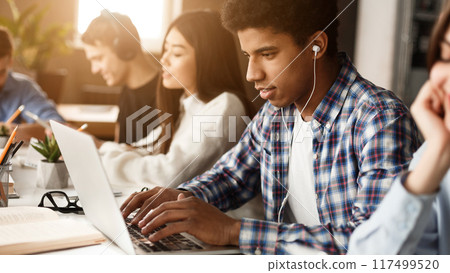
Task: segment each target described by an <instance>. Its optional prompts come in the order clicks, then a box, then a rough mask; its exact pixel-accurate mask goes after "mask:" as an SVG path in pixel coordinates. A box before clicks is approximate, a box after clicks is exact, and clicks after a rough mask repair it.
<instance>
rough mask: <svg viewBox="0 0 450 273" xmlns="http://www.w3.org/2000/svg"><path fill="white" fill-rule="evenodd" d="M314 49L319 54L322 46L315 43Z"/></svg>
mask: <svg viewBox="0 0 450 273" xmlns="http://www.w3.org/2000/svg"><path fill="white" fill-rule="evenodd" d="M312 50H313V51H314V54H316V55H317V53H319V52H320V46H318V45H313V47H312Z"/></svg>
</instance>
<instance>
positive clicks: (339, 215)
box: [180, 53, 420, 254]
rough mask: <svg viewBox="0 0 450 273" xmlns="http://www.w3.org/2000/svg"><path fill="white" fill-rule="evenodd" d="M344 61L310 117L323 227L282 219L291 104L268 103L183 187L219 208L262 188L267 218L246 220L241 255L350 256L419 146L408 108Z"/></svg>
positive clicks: (238, 202) (241, 201) (343, 58)
mask: <svg viewBox="0 0 450 273" xmlns="http://www.w3.org/2000/svg"><path fill="white" fill-rule="evenodd" d="M339 64H340V65H341V70H340V73H339V75H338V77H337V79H336V81H335V82H334V84H333V86H332V87H331V88H330V90H329V91H328V93H327V94H326V95H325V97H324V99H323V100H322V102H321V103H320V104H319V106H318V107H317V108H316V110H315V111H314V113H313V116H312V131H313V134H314V138H313V155H314V159H313V161H314V162H313V169H314V181H315V193H316V194H315V198H316V202H317V208H318V212H319V218H320V219H319V220H320V223H321V224H320V225H317V226H305V225H302V224H296V223H292V224H288V223H278V222H277V221H278V213H279V212H280V207H281V203H282V201H283V199H284V198H285V196H286V194H287V186H286V185H287V179H288V170H289V168H288V164H289V147H290V145H291V142H290V135H291V133H292V129H293V127H294V120H295V114H294V110H295V105H294V104H292V105H290V106H287V107H285V108H284V109H282V110H281V109H279V108H277V107H274V106H273V105H271V104H270V103H269V102H266V104H265V105H264V106H263V107H262V108H261V109H260V111H259V112H258V114H257V115H256V116H255V117H254V119H253V120H252V122H251V123H250V124H249V126H248V127H247V129H246V130H245V132H244V134H243V135H242V137H241V139H240V141H239V143H238V144H237V145H236V146H235V147H234V148H233V149H231V150H230V151H228V152H227V153H226V154H224V155H223V156H222V157H221V159H220V160H219V161H218V162H217V163H216V164H215V165H214V166H213V168H212V169H211V170H209V171H207V172H206V173H204V174H202V175H200V176H198V177H196V178H194V179H193V180H191V181H189V182H186V183H184V184H183V185H181V186H180V188H183V189H186V190H189V191H191V192H192V193H193V194H194V195H195V196H197V197H198V198H201V199H203V200H205V201H206V202H208V203H210V204H212V205H214V206H216V207H218V208H219V209H221V210H222V211H227V210H230V209H235V208H238V207H240V206H241V205H243V204H244V203H246V202H247V201H249V200H250V199H251V198H253V197H254V196H255V195H257V194H258V193H260V192H261V193H262V197H263V206H264V214H265V215H264V216H265V220H256V219H248V218H243V219H242V223H241V230H240V236H239V247H240V249H241V251H242V252H243V253H262V254H285V253H287V250H286V248H287V247H288V246H290V245H291V244H300V245H306V246H310V247H314V248H316V249H319V250H322V251H325V252H327V253H329V254H344V253H346V251H347V245H348V240H349V236H350V235H351V233H352V231H353V230H354V229H355V227H356V226H358V225H359V224H361V223H362V222H363V221H364V220H366V219H368V218H369V217H370V215H371V214H372V212H373V211H374V210H375V209H376V208H377V206H378V204H379V203H380V201H381V200H382V199H383V197H384V196H385V194H386V193H387V191H388V190H389V188H390V186H391V183H392V182H393V181H394V178H395V176H396V175H397V174H399V173H400V172H402V171H403V170H406V169H407V168H408V164H409V162H410V160H411V159H412V155H413V153H414V152H415V151H416V150H417V148H418V147H419V146H420V138H419V135H418V131H417V128H416V125H415V123H414V121H413V120H412V117H411V115H410V113H409V112H408V109H407V108H406V106H405V105H404V104H403V103H402V102H401V101H400V100H399V99H398V98H397V97H396V96H395V95H394V94H393V93H392V92H391V91H387V90H384V89H381V88H379V87H377V86H375V85H374V84H372V83H371V82H369V81H367V80H365V79H364V78H362V77H361V76H360V75H359V74H358V73H357V71H356V69H355V68H354V67H353V65H352V63H351V61H350V59H349V58H348V57H347V56H346V55H345V54H343V53H340V54H339ZM282 115H283V116H282ZM298 179H299V180H300V179H302V177H298ZM291 183H293V182H291ZM284 211H285V210H281V214H282V215H280V217H281V219H283V216H284V215H283V214H284Z"/></svg>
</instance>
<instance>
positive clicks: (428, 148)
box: [349, 5, 450, 255]
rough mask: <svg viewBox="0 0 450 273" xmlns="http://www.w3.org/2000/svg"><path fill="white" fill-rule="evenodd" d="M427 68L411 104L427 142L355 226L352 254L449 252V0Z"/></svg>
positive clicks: (352, 238) (438, 23)
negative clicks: (373, 209)
mask: <svg viewBox="0 0 450 273" xmlns="http://www.w3.org/2000/svg"><path fill="white" fill-rule="evenodd" d="M428 70H429V73H430V77H429V80H428V81H427V82H426V83H425V84H424V85H423V87H422V89H421V90H420V92H419V94H418V96H417V98H416V100H415V101H414V103H413V105H412V106H411V112H412V114H413V117H414V119H415V121H416V122H417V125H418V127H419V129H420V131H421V132H422V134H423V135H424V137H425V140H426V142H425V144H424V145H423V146H422V147H421V148H420V149H419V151H418V152H417V153H416V154H414V159H413V160H412V162H411V166H410V171H409V172H405V173H403V174H401V175H399V176H398V177H397V179H396V181H395V182H394V185H393V186H392V189H391V190H390V192H389V193H388V195H387V196H386V197H385V199H384V200H383V202H382V203H381V205H380V207H379V208H378V209H377V211H376V212H375V213H374V214H373V216H372V217H371V218H370V219H369V220H368V221H367V222H365V223H364V224H362V225H361V226H359V227H358V228H357V229H356V230H355V232H354V233H353V235H352V237H351V239H350V245H349V254H422V255H430V254H446V255H449V254H450V229H449V226H450V172H449V168H450V5H447V7H446V8H445V10H444V12H443V13H442V15H441V16H440V18H439V20H438V21H437V23H436V25H435V28H434V30H433V34H432V37H431V43H430V48H429V52H428Z"/></svg>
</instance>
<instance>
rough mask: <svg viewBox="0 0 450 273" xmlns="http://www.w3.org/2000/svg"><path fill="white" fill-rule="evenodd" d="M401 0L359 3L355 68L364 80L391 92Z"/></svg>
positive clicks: (369, 0)
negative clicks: (399, 3)
mask: <svg viewBox="0 0 450 273" xmlns="http://www.w3.org/2000/svg"><path fill="white" fill-rule="evenodd" d="M398 1H399V0H364V1H359V7H358V20H357V27H356V45H355V65H356V67H357V68H358V71H359V72H360V73H361V75H362V76H364V77H365V78H367V79H369V80H370V81H372V82H373V83H375V84H377V85H379V86H382V87H384V88H387V89H392V87H393V86H392V85H393V84H392V82H393V78H392V77H393V74H394V71H393V70H394V59H395V41H396V29H397V13H398V11H397V7H398Z"/></svg>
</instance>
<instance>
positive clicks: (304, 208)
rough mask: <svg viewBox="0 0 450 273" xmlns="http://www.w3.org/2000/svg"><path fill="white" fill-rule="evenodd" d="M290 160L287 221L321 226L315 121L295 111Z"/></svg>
mask: <svg viewBox="0 0 450 273" xmlns="http://www.w3.org/2000/svg"><path fill="white" fill-rule="evenodd" d="M295 115H296V116H295V123H294V129H293V131H292V134H293V136H292V144H291V151H290V157H289V175H288V190H289V197H288V206H287V208H286V217H285V219H286V220H287V221H288V222H294V223H300V224H304V225H308V226H311V225H319V224H320V220H319V213H318V211H317V203H316V192H315V183H314V170H313V150H312V146H313V132H312V128H311V121H310V122H305V121H303V119H302V117H301V115H300V112H299V111H298V110H296V111H295Z"/></svg>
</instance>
